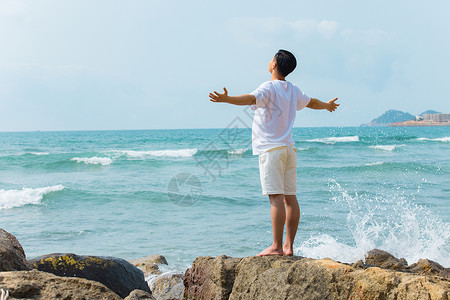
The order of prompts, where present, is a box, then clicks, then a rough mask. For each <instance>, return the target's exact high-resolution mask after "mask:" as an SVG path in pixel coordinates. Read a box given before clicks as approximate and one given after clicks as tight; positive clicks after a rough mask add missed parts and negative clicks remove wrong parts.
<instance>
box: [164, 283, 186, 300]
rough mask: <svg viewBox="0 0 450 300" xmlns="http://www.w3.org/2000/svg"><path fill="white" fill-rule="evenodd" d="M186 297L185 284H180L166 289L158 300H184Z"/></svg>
mask: <svg viewBox="0 0 450 300" xmlns="http://www.w3.org/2000/svg"><path fill="white" fill-rule="evenodd" d="M183 295H184V284H183V282H180V283H178V284H176V285H174V286H173V287H171V288H168V289H165V290H163V291H162V293H161V294H160V295H159V297H158V300H182V299H183Z"/></svg>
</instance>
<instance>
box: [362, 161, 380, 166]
mask: <svg viewBox="0 0 450 300" xmlns="http://www.w3.org/2000/svg"><path fill="white" fill-rule="evenodd" d="M382 164H384V162H382V161H377V162H374V163H367V164H365V166H368V167H370V166H380V165H382Z"/></svg>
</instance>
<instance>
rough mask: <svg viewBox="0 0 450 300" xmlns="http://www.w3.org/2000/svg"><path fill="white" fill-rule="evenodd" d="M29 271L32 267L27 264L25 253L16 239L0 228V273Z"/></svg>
mask: <svg viewBox="0 0 450 300" xmlns="http://www.w3.org/2000/svg"><path fill="white" fill-rule="evenodd" d="M31 269H32V266H31V264H30V263H28V262H27V260H26V256H25V252H24V251H23V248H22V246H21V245H20V243H19V241H18V240H17V239H16V237H15V236H14V235H12V234H11V233H9V232H7V231H5V230H3V229H1V228H0V272H1V271H26V270H31Z"/></svg>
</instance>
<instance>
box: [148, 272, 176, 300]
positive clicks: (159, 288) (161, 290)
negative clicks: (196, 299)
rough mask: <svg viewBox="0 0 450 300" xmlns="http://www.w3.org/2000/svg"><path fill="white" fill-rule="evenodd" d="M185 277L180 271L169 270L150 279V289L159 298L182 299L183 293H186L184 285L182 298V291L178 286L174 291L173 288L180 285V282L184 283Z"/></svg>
mask: <svg viewBox="0 0 450 300" xmlns="http://www.w3.org/2000/svg"><path fill="white" fill-rule="evenodd" d="M183 278H184V274H183V273H180V272H167V273H164V274H162V275H159V276H157V277H156V278H155V279H153V280H152V281H150V289H151V290H152V295H153V296H155V297H156V298H157V299H166V300H168V299H182V298H183V293H184V285H183V291H182V292H181V298H180V295H179V294H180V291H179V287H180V286H178V287H177V288H176V291H178V292H176V291H175V290H174V291H172V288H174V287H175V286H177V285H179V284H180V283H181V284H183Z"/></svg>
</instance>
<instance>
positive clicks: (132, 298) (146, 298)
mask: <svg viewBox="0 0 450 300" xmlns="http://www.w3.org/2000/svg"><path fill="white" fill-rule="evenodd" d="M124 300H155V297H153V296H152V295H151V294H149V293H147V292H144V291H142V290H134V291H132V292H131V293H130V294H129V295H128V296H127V297H126V298H125V299H124Z"/></svg>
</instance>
